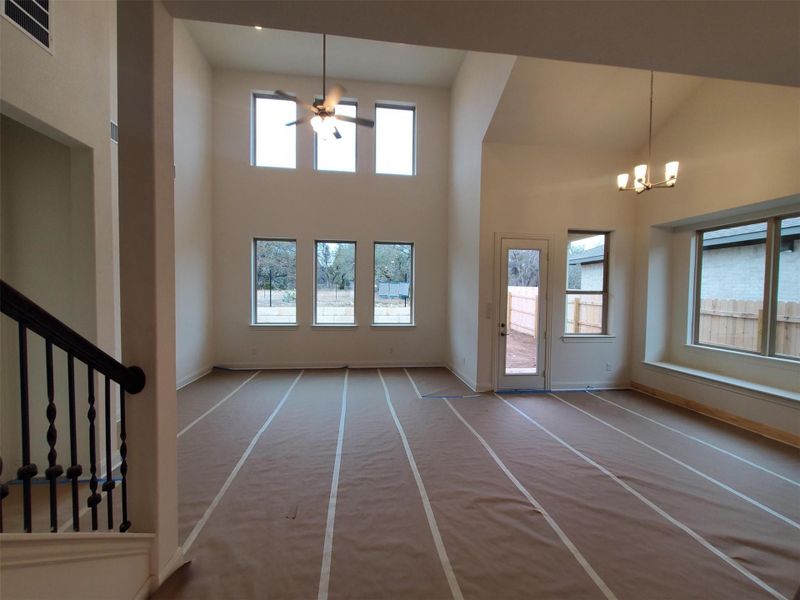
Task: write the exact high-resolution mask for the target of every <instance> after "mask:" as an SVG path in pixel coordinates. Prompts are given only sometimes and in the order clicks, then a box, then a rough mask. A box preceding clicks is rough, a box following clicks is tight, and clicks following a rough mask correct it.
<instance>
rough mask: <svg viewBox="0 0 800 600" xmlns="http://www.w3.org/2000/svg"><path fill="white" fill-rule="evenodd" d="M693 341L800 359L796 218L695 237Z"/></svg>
mask: <svg viewBox="0 0 800 600" xmlns="http://www.w3.org/2000/svg"><path fill="white" fill-rule="evenodd" d="M696 244H697V249H698V251H697V252H696V261H697V262H696V266H695V299H694V343H696V344H699V345H703V346H714V347H719V348H728V349H732V350H739V351H744V352H751V353H755V354H764V355H768V356H781V357H784V358H795V359H796V358H800V254H798V252H800V216H796V215H792V216H780V217H773V218H769V219H762V220H760V221H754V222H748V223H740V224H735V225H727V226H725V227H717V228H714V229H705V230H700V231H698V232H697V234H696Z"/></svg>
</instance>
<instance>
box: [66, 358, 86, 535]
mask: <svg viewBox="0 0 800 600" xmlns="http://www.w3.org/2000/svg"><path fill="white" fill-rule="evenodd" d="M67 387H68V390H67V394H68V397H69V460H70V466H69V467H68V468H67V478H68V479H71V480H72V529H73V531H80V530H81V524H80V516H79V514H80V513H79V512H78V506H79V504H80V500H79V499H78V478H79V477H80V476H81V475H82V474H83V467H82V466H81V465H79V464H78V434H77V425H76V422H75V357H74V356H73V355H72V352H68V353H67Z"/></svg>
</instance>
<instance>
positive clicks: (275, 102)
mask: <svg viewBox="0 0 800 600" xmlns="http://www.w3.org/2000/svg"><path fill="white" fill-rule="evenodd" d="M296 119H297V105H296V104H295V103H294V102H292V101H291V100H283V99H281V98H277V97H274V96H269V95H265V94H255V95H254V96H253V162H254V164H255V166H257V167H280V168H284V169H294V168H295V167H296V166H297V150H296V145H297V127H296V126H292V127H287V126H286V124H287V123H291V122H293V121H295V120H296Z"/></svg>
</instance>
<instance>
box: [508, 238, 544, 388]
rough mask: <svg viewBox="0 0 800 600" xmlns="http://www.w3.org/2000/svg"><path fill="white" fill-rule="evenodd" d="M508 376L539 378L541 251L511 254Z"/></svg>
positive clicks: (509, 262)
mask: <svg viewBox="0 0 800 600" xmlns="http://www.w3.org/2000/svg"><path fill="white" fill-rule="evenodd" d="M506 294H507V301H506V338H505V340H506V361H505V364H506V375H523V374H524V375H535V374H536V373H537V369H536V361H537V357H538V354H539V352H538V338H539V332H538V330H539V251H538V250H518V249H512V250H509V251H508V288H507V289H506Z"/></svg>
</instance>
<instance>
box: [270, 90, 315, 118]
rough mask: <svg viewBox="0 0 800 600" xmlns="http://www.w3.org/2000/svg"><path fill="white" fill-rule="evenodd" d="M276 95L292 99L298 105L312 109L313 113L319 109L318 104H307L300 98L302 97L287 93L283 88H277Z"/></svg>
mask: <svg viewBox="0 0 800 600" xmlns="http://www.w3.org/2000/svg"><path fill="white" fill-rule="evenodd" d="M275 95H276V96H278V98H283V99H284V100H291V101H292V102H294V103H295V104H297V105H298V106H302V107H303V108H305V109H306V110H310V111H311V112H313V113H316V112H318V109H317V107H316V106H311V105H310V104H306V103H305V102H303V101H302V100H300V98H298V97H297V96H292V95H291V94H287V93H286V92H284V91H283V90H275Z"/></svg>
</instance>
